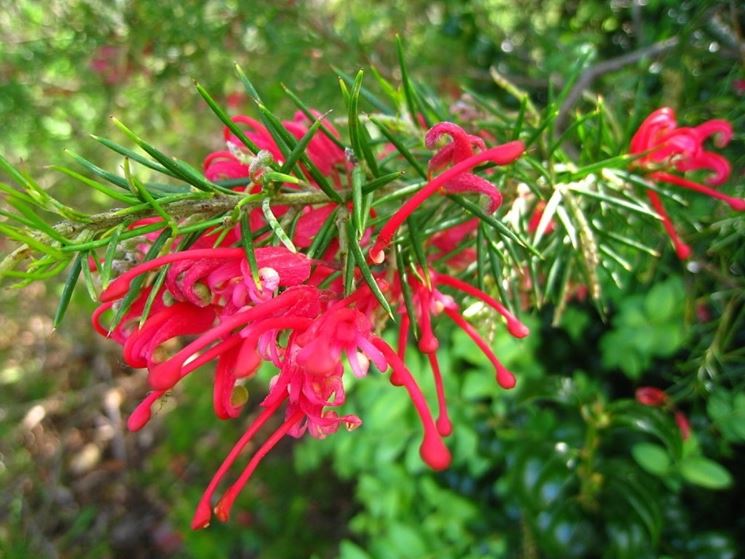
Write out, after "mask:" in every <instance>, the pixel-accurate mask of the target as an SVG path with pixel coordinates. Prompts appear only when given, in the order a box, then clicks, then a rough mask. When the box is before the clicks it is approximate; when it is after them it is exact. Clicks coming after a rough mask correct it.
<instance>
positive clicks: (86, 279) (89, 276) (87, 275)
mask: <svg viewBox="0 0 745 559" xmlns="http://www.w3.org/2000/svg"><path fill="white" fill-rule="evenodd" d="M80 254H82V256H83V260H82V266H81V268H82V270H83V284H84V285H85V289H86V291H87V292H88V297H90V298H91V301H93V302H94V303H95V302H96V301H98V293H97V292H96V282H95V281H94V280H93V273H92V272H91V266H90V264H89V262H90V260H91V259H92V260H93V262H94V263H95V265H96V270H100V269H101V265H100V262H98V260H97V259H96V257H95V253H93V252H82V253H80Z"/></svg>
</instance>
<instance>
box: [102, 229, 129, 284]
mask: <svg viewBox="0 0 745 559" xmlns="http://www.w3.org/2000/svg"><path fill="white" fill-rule="evenodd" d="M125 229H126V225H124V224H123V223H120V224H119V225H117V226H116V227H115V228H114V230H113V232H112V233H111V237H110V238H109V242H108V244H107V245H106V252H105V253H104V257H103V264H102V266H101V268H100V269H99V274H100V276H101V285H102V286H103V288H104V289H106V287H108V285H109V281H110V280H111V270H112V265H113V264H114V258H115V257H116V251H117V249H118V248H119V238H120V237H121V235H122V232H123V231H124V230H125Z"/></svg>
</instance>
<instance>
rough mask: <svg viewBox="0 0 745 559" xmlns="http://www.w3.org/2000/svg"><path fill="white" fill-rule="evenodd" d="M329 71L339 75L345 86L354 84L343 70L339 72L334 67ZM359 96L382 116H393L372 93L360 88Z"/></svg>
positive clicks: (352, 79)
mask: <svg viewBox="0 0 745 559" xmlns="http://www.w3.org/2000/svg"><path fill="white" fill-rule="evenodd" d="M331 69H332V70H333V71H334V72H336V73H337V74H339V77H341V78H342V79H343V80H344V81H345V82H346V83H347V85H349V86H351V85H352V84H353V83H354V78H353V77H352V76H350V75H349V74H347V73H346V72H344V71H343V70H340V69H339V68H337V67H336V66H331ZM360 94H361V95H362V97H364V98H365V100H366V101H367V102H368V103H370V104H371V105H372V106H373V107H375V108H376V109H378V110H379V111H380V112H381V113H384V114H393V110H391V108H390V107H389V106H388V105H386V104H385V103H384V102H383V101H381V100H380V98H378V97H377V96H376V95H375V94H374V93H372V92H371V91H370V90H369V89H367V88H365V87H362V88H360Z"/></svg>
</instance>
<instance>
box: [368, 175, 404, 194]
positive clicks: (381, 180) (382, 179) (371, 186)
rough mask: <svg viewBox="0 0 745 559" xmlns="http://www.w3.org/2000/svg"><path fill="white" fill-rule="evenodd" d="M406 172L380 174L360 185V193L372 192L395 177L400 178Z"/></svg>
mask: <svg viewBox="0 0 745 559" xmlns="http://www.w3.org/2000/svg"><path fill="white" fill-rule="evenodd" d="M405 174H406V171H393V172H392V173H387V174H385V175H381V176H379V177H377V178H375V179H373V180H371V181H369V182H366V183H365V184H363V185H362V194H372V193H373V192H375V191H376V190H377V189H379V188H381V187H383V186H385V185H387V184H389V183H391V182H393V181H395V180H396V179H400V178H401V177H403V176H404V175H405Z"/></svg>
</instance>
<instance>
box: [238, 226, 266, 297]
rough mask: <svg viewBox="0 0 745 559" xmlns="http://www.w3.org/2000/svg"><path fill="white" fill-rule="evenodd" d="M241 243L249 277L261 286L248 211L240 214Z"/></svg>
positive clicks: (257, 285)
mask: <svg viewBox="0 0 745 559" xmlns="http://www.w3.org/2000/svg"><path fill="white" fill-rule="evenodd" d="M241 245H243V250H244V251H245V252H246V260H248V267H249V269H250V270H251V277H252V278H253V280H254V284H255V285H256V287H257V288H259V287H260V286H261V278H260V277H259V265H258V263H257V262H256V251H255V250H254V238H253V233H252V232H251V226H250V224H249V222H248V213H246V212H243V213H242V214H241Z"/></svg>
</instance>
